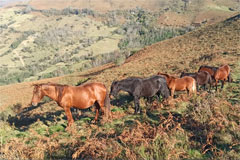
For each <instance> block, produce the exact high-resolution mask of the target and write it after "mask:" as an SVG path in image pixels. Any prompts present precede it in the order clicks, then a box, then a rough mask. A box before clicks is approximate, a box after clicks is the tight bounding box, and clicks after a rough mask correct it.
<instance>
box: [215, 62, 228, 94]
mask: <svg viewBox="0 0 240 160" xmlns="http://www.w3.org/2000/svg"><path fill="white" fill-rule="evenodd" d="M214 79H215V81H216V91H217V84H218V81H219V80H221V81H222V87H221V88H223V87H224V83H225V81H227V80H228V81H229V82H231V81H232V79H231V76H230V67H229V65H223V66H221V67H219V68H218V70H217V71H216V72H215V74H214Z"/></svg>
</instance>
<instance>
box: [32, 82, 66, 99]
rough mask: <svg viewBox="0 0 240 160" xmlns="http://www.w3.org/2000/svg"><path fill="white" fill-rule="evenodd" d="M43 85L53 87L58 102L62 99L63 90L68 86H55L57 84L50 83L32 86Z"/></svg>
mask: <svg viewBox="0 0 240 160" xmlns="http://www.w3.org/2000/svg"><path fill="white" fill-rule="evenodd" d="M43 85H47V86H54V87H55V92H57V93H58V100H59V101H60V100H61V99H62V96H63V91H64V88H65V87H67V86H68V85H66V84H57V83H51V82H48V83H40V84H34V86H43Z"/></svg>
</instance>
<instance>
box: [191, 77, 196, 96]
mask: <svg viewBox="0 0 240 160" xmlns="http://www.w3.org/2000/svg"><path fill="white" fill-rule="evenodd" d="M196 83H197V81H196V80H195V79H194V78H193V84H192V92H194V93H196Z"/></svg>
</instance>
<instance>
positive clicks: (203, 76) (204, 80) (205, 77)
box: [180, 71, 213, 91]
mask: <svg viewBox="0 0 240 160" xmlns="http://www.w3.org/2000/svg"><path fill="white" fill-rule="evenodd" d="M185 76H190V77H192V78H194V79H195V80H196V83H197V91H198V85H203V87H204V90H206V85H207V84H209V85H210V86H209V91H210V89H211V87H212V83H213V81H212V77H211V75H210V74H209V73H208V72H206V71H200V72H196V73H185V72H182V73H181V75H180V78H182V77H185Z"/></svg>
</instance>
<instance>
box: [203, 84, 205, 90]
mask: <svg viewBox="0 0 240 160" xmlns="http://www.w3.org/2000/svg"><path fill="white" fill-rule="evenodd" d="M203 89H204V91H206V83H204V84H203Z"/></svg>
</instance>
